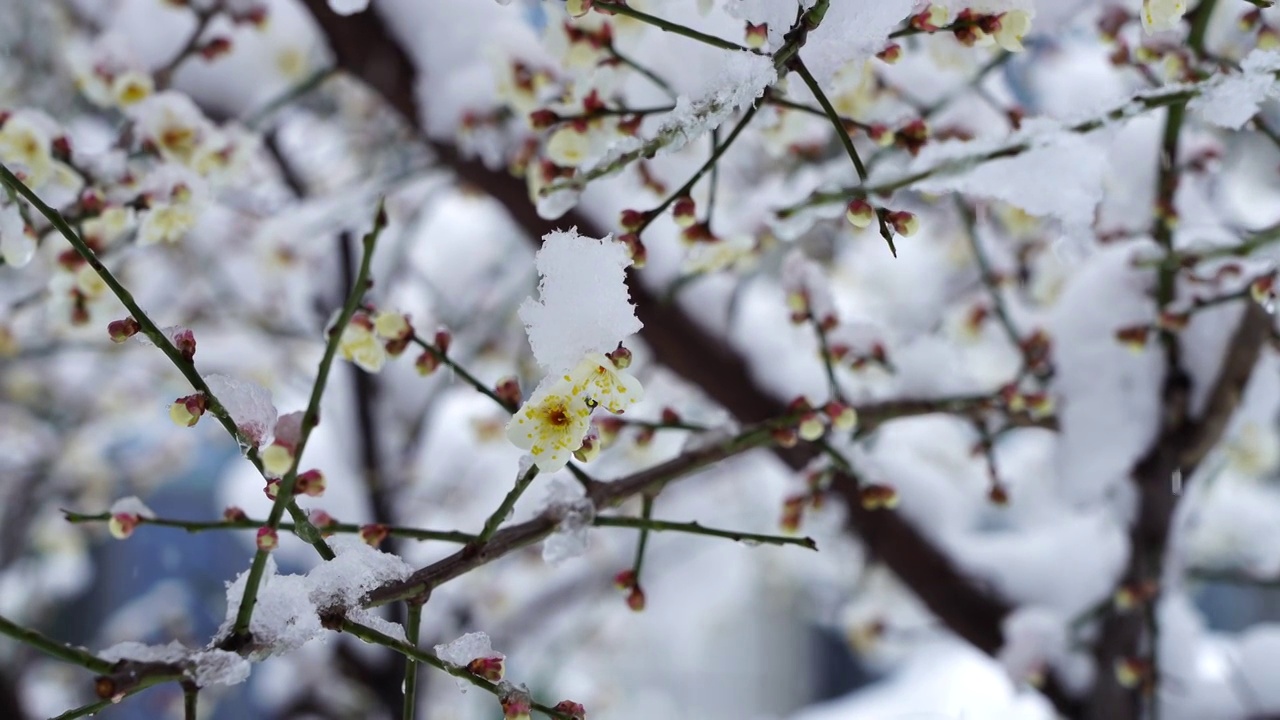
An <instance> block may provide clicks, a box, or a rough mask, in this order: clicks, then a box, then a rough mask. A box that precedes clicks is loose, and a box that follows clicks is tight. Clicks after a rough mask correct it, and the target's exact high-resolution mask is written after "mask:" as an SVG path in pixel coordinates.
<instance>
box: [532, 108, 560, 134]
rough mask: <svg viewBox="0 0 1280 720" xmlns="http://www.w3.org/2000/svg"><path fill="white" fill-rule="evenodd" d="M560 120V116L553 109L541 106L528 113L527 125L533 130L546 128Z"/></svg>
mask: <svg viewBox="0 0 1280 720" xmlns="http://www.w3.org/2000/svg"><path fill="white" fill-rule="evenodd" d="M558 122H560V116H559V115H557V114H556V113H555V111H553V110H548V109H546V108H542V109H539V110H534V111H533V112H531V113H529V126H530V127H532V128H533V129H534V130H546V129H547V128H549V127H551V126H552V125H555V124H556V123H558Z"/></svg>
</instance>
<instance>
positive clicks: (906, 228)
mask: <svg viewBox="0 0 1280 720" xmlns="http://www.w3.org/2000/svg"><path fill="white" fill-rule="evenodd" d="M885 220H887V221H888V222H889V224H890V225H892V226H893V231H894V232H896V233H898V234H899V235H901V236H902V237H911V236H912V235H915V234H916V231H917V230H919V229H920V219H919V218H917V217H916V215H915V213H910V212H907V211H905V210H893V211H891V212H889V213H887V214H886V216H885Z"/></svg>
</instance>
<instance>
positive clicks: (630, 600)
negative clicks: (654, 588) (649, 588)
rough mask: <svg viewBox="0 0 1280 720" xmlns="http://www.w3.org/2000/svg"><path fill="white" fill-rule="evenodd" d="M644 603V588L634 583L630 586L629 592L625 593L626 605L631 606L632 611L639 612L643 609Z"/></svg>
mask: <svg viewBox="0 0 1280 720" xmlns="http://www.w3.org/2000/svg"><path fill="white" fill-rule="evenodd" d="M644 604H645V599H644V590H642V589H641V588H640V586H639V585H636V586H635V587H633V588H631V592H630V593H628V594H627V607H629V608H631V611H632V612H641V611H642V610H644Z"/></svg>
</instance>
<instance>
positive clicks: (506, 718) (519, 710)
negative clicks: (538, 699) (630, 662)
mask: <svg viewBox="0 0 1280 720" xmlns="http://www.w3.org/2000/svg"><path fill="white" fill-rule="evenodd" d="M501 702H502V717H503V720H530V718H531V717H532V715H530V712H531V710H532V708H533V700H532V698H530V697H529V693H527V692H525V691H524V690H519V689H512V690H509V691H507V692H506V693H505V694H503V696H502V699H501Z"/></svg>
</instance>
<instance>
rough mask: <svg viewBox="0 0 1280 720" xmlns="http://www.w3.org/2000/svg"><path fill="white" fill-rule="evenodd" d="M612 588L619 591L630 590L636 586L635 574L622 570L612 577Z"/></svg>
mask: <svg viewBox="0 0 1280 720" xmlns="http://www.w3.org/2000/svg"><path fill="white" fill-rule="evenodd" d="M613 586H614V587H616V588H618V589H619V590H630V589H631V588H633V587H635V586H636V572H635V571H634V570H623V571H622V572H620V573H618V574H617V575H614V576H613Z"/></svg>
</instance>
